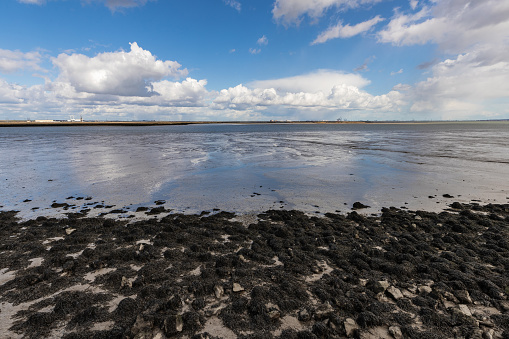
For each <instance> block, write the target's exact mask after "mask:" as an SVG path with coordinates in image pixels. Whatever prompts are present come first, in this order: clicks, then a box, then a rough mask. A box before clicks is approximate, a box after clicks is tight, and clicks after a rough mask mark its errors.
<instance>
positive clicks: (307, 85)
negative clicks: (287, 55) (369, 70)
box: [248, 70, 370, 93]
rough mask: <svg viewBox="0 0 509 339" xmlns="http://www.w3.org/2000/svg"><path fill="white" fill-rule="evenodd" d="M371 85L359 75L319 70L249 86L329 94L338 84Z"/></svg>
mask: <svg viewBox="0 0 509 339" xmlns="http://www.w3.org/2000/svg"><path fill="white" fill-rule="evenodd" d="M369 83H370V81H369V80H367V79H365V78H363V77H362V76H360V75H358V74H352V73H344V72H340V71H334V70H318V71H315V72H311V73H307V74H303V75H297V76H293V77H287V78H281V79H272V80H260V81H253V82H250V83H249V84H248V86H249V87H250V88H262V89H269V88H275V89H276V90H278V91H282V92H307V93H316V92H323V93H327V92H329V91H330V90H331V88H332V87H334V86H335V85H338V84H345V85H349V86H355V87H358V88H362V87H364V86H366V85H368V84H369Z"/></svg>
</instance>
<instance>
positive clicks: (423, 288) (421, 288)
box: [417, 285, 432, 294]
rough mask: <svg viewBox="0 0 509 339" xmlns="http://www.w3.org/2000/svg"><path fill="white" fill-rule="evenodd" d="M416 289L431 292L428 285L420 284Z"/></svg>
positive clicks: (420, 291)
mask: <svg viewBox="0 0 509 339" xmlns="http://www.w3.org/2000/svg"><path fill="white" fill-rule="evenodd" d="M417 291H419V293H426V294H428V293H431V291H432V289H431V287H429V286H426V285H422V286H419V287H417Z"/></svg>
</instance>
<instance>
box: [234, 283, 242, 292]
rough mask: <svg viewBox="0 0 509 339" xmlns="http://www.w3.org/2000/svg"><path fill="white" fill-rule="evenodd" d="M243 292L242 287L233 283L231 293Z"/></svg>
mask: <svg viewBox="0 0 509 339" xmlns="http://www.w3.org/2000/svg"><path fill="white" fill-rule="evenodd" d="M242 291H244V287H242V286H240V284H238V283H233V292H242Z"/></svg>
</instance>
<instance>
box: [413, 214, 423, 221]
mask: <svg viewBox="0 0 509 339" xmlns="http://www.w3.org/2000/svg"><path fill="white" fill-rule="evenodd" d="M414 219H415V220H422V217H421V216H420V215H416V216H415V218H414Z"/></svg>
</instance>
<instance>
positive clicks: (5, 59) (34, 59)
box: [0, 49, 42, 73]
mask: <svg viewBox="0 0 509 339" xmlns="http://www.w3.org/2000/svg"><path fill="white" fill-rule="evenodd" d="M40 62H41V54H40V53H39V52H28V53H23V52H20V51H11V50H8V49H0V72H1V73H13V72H16V71H19V70H26V69H32V70H37V71H41V70H42V68H41V67H40V66H39V63H40Z"/></svg>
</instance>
